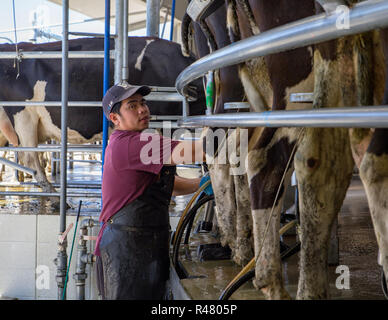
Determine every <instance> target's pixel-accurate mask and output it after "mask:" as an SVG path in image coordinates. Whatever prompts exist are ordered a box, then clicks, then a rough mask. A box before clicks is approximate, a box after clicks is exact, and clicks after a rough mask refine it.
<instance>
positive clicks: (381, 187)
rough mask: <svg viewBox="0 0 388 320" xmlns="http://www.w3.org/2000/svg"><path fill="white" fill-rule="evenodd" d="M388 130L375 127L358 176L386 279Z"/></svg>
mask: <svg viewBox="0 0 388 320" xmlns="http://www.w3.org/2000/svg"><path fill="white" fill-rule="evenodd" d="M387 136H388V130H387V129H376V131H375V132H374V134H373V136H372V140H371V143H370V145H369V148H368V150H367V152H366V153H365V155H364V157H363V160H362V162H361V166H360V177H361V180H362V182H363V184H364V188H365V192H366V195H367V198H368V203H369V210H370V213H371V217H372V222H373V226H374V230H375V235H376V238H377V243H378V246H379V254H380V257H379V261H380V263H381V265H382V267H383V270H384V273H385V278H386V279H388V202H387V190H388V139H387Z"/></svg>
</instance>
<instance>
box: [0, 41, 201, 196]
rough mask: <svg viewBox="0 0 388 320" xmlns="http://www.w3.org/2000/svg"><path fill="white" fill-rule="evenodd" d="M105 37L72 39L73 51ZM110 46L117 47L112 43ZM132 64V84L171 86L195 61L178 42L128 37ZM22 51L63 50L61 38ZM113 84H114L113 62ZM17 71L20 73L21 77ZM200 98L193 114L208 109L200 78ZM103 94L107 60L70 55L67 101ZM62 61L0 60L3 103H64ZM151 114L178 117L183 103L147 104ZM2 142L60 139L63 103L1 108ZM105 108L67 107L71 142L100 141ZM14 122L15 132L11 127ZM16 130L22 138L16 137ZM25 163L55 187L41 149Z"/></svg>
mask: <svg viewBox="0 0 388 320" xmlns="http://www.w3.org/2000/svg"><path fill="white" fill-rule="evenodd" d="M103 48H104V43H103V39H99V38H84V39H76V40H70V41H69V51H102V50H103ZM111 48H114V43H113V41H112V42H111ZM128 48H129V52H128V65H129V79H128V82H129V83H131V84H146V85H149V86H160V87H173V86H174V83H175V79H176V77H177V75H178V74H179V73H180V72H181V71H182V70H183V69H184V68H186V67H187V66H188V65H189V64H191V63H192V62H193V61H194V59H193V58H192V57H184V56H183V55H182V54H181V48H180V45H179V44H177V43H173V42H169V41H166V40H162V39H158V38H149V37H129V39H128ZM18 49H19V50H20V51H22V52H23V51H61V42H53V43H45V44H31V43H19V44H18ZM0 51H15V46H14V45H9V44H2V45H0ZM111 70H112V72H111V76H110V83H111V85H112V84H113V60H111ZM18 71H19V76H17V74H18ZM195 85H196V86H197V89H198V90H197V92H198V100H197V101H195V102H191V103H190V106H191V108H190V109H191V112H192V114H202V113H203V112H204V108H205V102H204V98H203V97H204V94H203V89H202V83H201V81H198V82H196V84H195ZM102 94H103V60H102V59H69V96H68V98H69V101H101V100H102ZM60 100H61V60H60V59H22V60H21V62H20V63H19V65H18V66H16V65H15V64H14V60H13V59H2V60H0V103H1V101H60ZM149 107H150V110H151V114H153V115H180V114H182V107H181V103H177V102H149ZM0 118H1V120H0V130H1V132H2V134H3V137H0V142H1V143H2V145H4V143H5V142H6V140H8V141H9V142H11V143H12V144H13V145H18V142H19V146H23V147H35V146H37V144H38V143H42V142H44V141H47V140H49V139H55V140H57V141H60V140H61V132H60V130H61V109H60V108H59V107H47V108H46V107H44V105H43V106H42V107H33V106H23V105H21V106H20V107H7V106H4V107H3V108H2V109H1V110H0ZM102 119H103V112H102V108H100V107H92V108H90V107H69V112H68V140H69V142H70V143H76V144H78V143H88V142H93V141H96V140H101V137H102ZM10 122H11V123H12V125H13V128H14V130H12V126H11V125H10ZM15 132H16V134H17V137H18V140H19V141H17V138H16V135H15ZM21 161H22V163H23V164H24V165H26V166H27V167H31V168H33V169H35V170H36V171H37V174H36V176H35V178H36V180H37V182H38V183H39V185H40V186H41V188H42V189H43V190H44V191H45V192H53V191H55V190H54V189H53V187H52V185H51V184H50V183H49V181H48V180H47V177H46V176H45V172H44V170H43V169H42V167H41V165H40V163H39V159H38V155H37V153H31V152H25V153H24V156H23V157H22V158H21Z"/></svg>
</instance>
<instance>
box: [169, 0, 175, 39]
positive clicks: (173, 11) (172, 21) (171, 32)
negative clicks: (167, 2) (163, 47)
mask: <svg viewBox="0 0 388 320" xmlns="http://www.w3.org/2000/svg"><path fill="white" fill-rule="evenodd" d="M174 18H175V0H172V7H171V28H170V41H172V38H173V35H174Z"/></svg>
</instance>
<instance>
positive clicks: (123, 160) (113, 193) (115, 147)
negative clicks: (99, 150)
mask: <svg viewBox="0 0 388 320" xmlns="http://www.w3.org/2000/svg"><path fill="white" fill-rule="evenodd" d="M178 144H179V141H174V140H171V139H169V138H166V137H164V136H162V135H158V134H154V133H144V132H143V133H142V132H137V131H122V130H115V131H114V132H113V133H112V134H111V136H110V138H109V144H108V146H107V148H106V150H105V159H104V170H103V176H102V186H101V192H102V211H101V214H100V218H99V221H100V222H103V223H105V222H106V221H108V220H109V219H110V218H111V217H112V216H113V215H114V214H115V213H116V212H118V211H119V210H120V209H121V208H123V207H124V206H125V205H127V204H129V203H131V202H132V201H134V200H135V199H136V198H138V197H139V196H140V195H141V194H143V192H144V191H145V189H146V188H147V187H148V186H149V185H151V184H152V183H154V182H155V181H156V180H157V178H158V174H159V173H160V171H161V169H162V167H163V166H164V165H165V164H168V163H167V161H168V160H169V158H170V157H171V153H172V151H173V150H174V148H175V147H176V146H177V145H178ZM101 229H103V228H101ZM100 233H101V234H102V230H100ZM100 238H101V235H100V234H99V236H98V239H97V243H96V250H95V254H97V255H99V249H98V244H99V240H100Z"/></svg>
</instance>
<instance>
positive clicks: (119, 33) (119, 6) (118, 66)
mask: <svg viewBox="0 0 388 320" xmlns="http://www.w3.org/2000/svg"><path fill="white" fill-rule="evenodd" d="M123 9H124V0H116V37H115V79H114V81H115V84H116V83H119V82H120V81H121V79H122V74H121V73H122V67H123V56H122V53H123Z"/></svg>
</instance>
